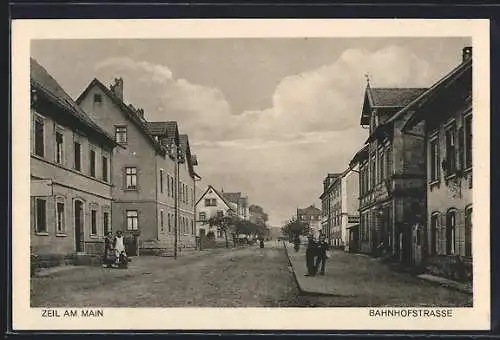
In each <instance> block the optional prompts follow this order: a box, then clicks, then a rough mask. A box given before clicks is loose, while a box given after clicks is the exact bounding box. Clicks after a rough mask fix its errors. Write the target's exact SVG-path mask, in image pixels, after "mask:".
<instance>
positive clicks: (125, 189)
mask: <svg viewBox="0 0 500 340" xmlns="http://www.w3.org/2000/svg"><path fill="white" fill-rule="evenodd" d="M123 190H124V191H139V190H138V189H137V188H124V189H123Z"/></svg>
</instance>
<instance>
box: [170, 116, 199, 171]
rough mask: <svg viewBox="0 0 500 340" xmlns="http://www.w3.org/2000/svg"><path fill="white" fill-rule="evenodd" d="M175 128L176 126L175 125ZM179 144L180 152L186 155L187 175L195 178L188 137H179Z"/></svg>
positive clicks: (183, 135) (184, 135)
mask: <svg viewBox="0 0 500 340" xmlns="http://www.w3.org/2000/svg"><path fill="white" fill-rule="evenodd" d="M175 127H176V128H177V124H176V125H175ZM179 143H180V146H181V149H182V151H183V152H184V154H185V155H186V160H187V164H188V169H189V174H190V175H191V177H194V176H197V175H196V173H195V172H194V167H193V165H194V164H193V159H192V155H191V148H190V147H189V137H188V135H186V134H182V135H179Z"/></svg>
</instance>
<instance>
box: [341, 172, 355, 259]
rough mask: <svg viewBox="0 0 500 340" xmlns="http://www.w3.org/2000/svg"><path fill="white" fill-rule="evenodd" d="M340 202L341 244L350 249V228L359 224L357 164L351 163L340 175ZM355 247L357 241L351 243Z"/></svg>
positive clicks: (352, 228)
mask: <svg viewBox="0 0 500 340" xmlns="http://www.w3.org/2000/svg"><path fill="white" fill-rule="evenodd" d="M340 195H341V199H340V203H341V235H342V240H341V242H342V243H341V245H342V247H344V250H346V251H351V249H350V247H351V237H350V230H353V231H354V230H355V229H356V228H357V226H359V171H358V165H357V164H353V165H352V166H351V165H350V166H349V168H347V169H346V170H345V171H344V173H343V174H342V176H341V188H340ZM352 245H353V246H354V249H357V241H356V240H354V242H353V243H352Z"/></svg>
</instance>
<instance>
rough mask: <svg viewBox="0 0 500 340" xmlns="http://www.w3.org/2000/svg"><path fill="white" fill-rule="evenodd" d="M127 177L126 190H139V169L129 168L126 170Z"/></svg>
mask: <svg viewBox="0 0 500 340" xmlns="http://www.w3.org/2000/svg"><path fill="white" fill-rule="evenodd" d="M125 177H126V179H125V180H126V182H125V185H126V187H125V188H126V189H128V190H135V189H137V168H135V167H129V168H125Z"/></svg>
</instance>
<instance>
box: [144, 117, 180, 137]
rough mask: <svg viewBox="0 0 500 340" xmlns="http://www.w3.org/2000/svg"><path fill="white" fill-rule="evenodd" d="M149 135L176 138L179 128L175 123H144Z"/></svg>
mask: <svg viewBox="0 0 500 340" xmlns="http://www.w3.org/2000/svg"><path fill="white" fill-rule="evenodd" d="M146 126H147V128H148V131H149V133H151V134H152V135H153V136H164V137H167V138H177V136H178V134H179V128H178V126H177V122H175V121H167V122H146Z"/></svg>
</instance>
